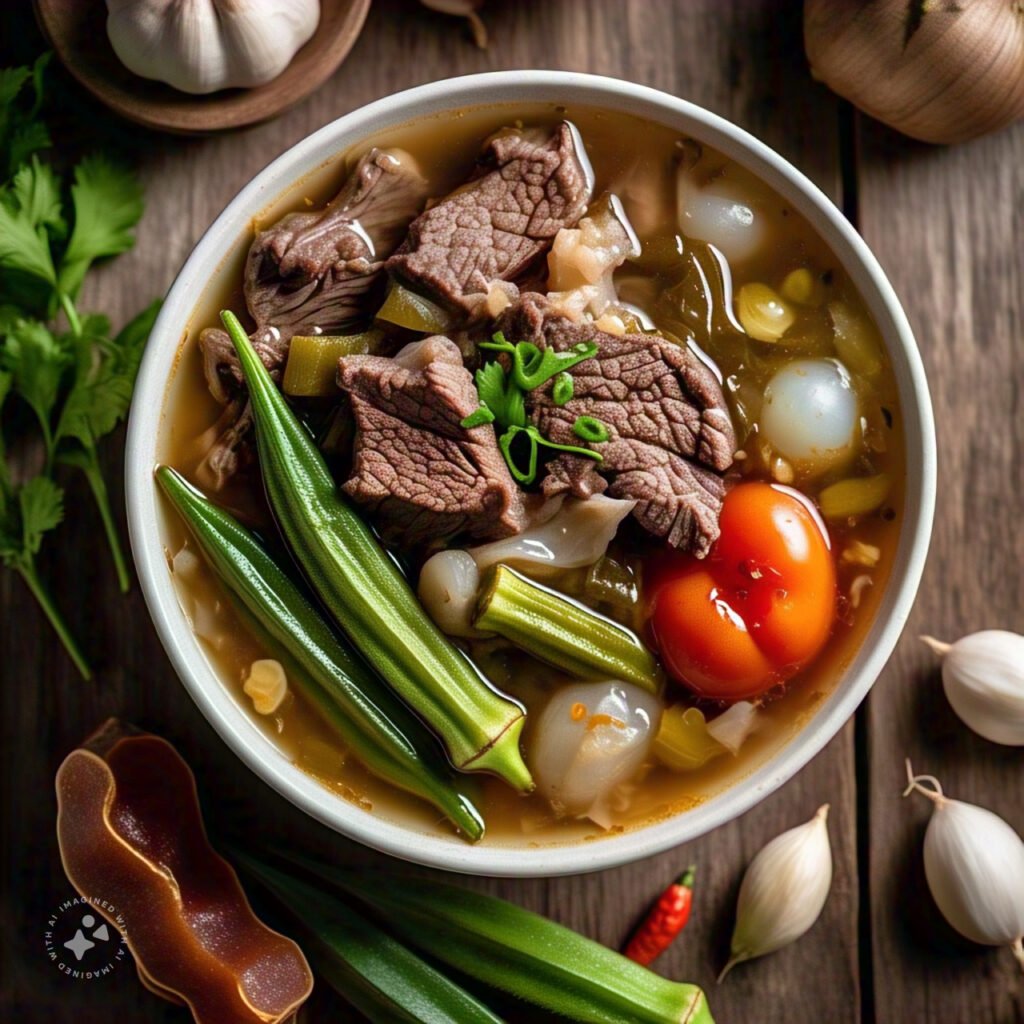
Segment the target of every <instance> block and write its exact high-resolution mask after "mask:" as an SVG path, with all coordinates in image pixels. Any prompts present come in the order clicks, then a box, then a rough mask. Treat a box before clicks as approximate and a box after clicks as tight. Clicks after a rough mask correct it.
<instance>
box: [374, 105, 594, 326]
mask: <svg viewBox="0 0 1024 1024" xmlns="http://www.w3.org/2000/svg"><path fill="white" fill-rule="evenodd" d="M592 188H593V171H592V170H591V168H590V164H589V162H588V160H587V156H586V153H585V152H584V149H583V143H582V141H581V140H580V137H579V133H578V132H577V131H576V129H575V127H574V126H573V125H571V124H570V123H569V122H567V121H564V122H562V124H560V125H559V126H558V127H557V128H556V129H555V130H554V131H553V132H551V133H550V134H543V133H540V132H522V133H505V134H501V135H498V136H496V137H495V138H494V139H492V140H491V142H490V144H489V146H488V147H487V150H486V152H485V154H484V158H483V162H482V165H481V168H480V174H479V176H478V177H476V178H475V179H473V180H472V181H470V182H468V183H467V184H466V185H463V186H462V187H461V188H459V189H457V190H456V191H455V192H453V193H452V194H451V195H450V196H448V197H447V198H446V199H442V200H441V201H440V202H439V203H436V204H435V205H434V206H432V207H431V208H430V209H429V210H427V211H426V212H425V213H422V214H420V216H419V217H417V218H416V220H414V221H413V223H412V225H411V226H410V228H409V234H408V237H407V238H406V240H405V242H403V243H402V246H401V247H400V248H399V250H398V251H397V252H396V253H395V255H394V256H392V257H391V259H389V260H388V263H387V268H388V271H389V273H391V274H392V275H394V276H395V277H396V278H398V279H399V280H400V281H403V282H405V283H406V284H408V285H410V286H411V287H412V288H413V289H414V290H416V291H419V292H422V293H424V294H427V295H430V296H431V297H433V298H435V299H436V300H437V301H438V302H440V303H441V304H442V305H443V306H446V307H447V308H449V309H452V310H454V311H456V312H459V313H472V312H473V311H474V310H475V309H476V308H477V306H478V305H479V303H480V301H481V300H482V298H483V296H485V295H486V293H487V291H488V290H489V288H490V285H491V282H493V281H498V280H500V281H511V280H513V279H515V278H516V277H517V276H518V275H520V274H522V273H523V272H524V271H526V270H528V269H529V268H530V266H531V264H533V263H534V261H535V260H537V258H538V257H539V256H540V255H541V254H542V253H544V252H546V251H547V249H548V248H549V247H550V245H551V242H552V240H553V239H554V237H555V235H556V234H558V232H559V230H560V229H561V228H565V227H572V225H573V224H575V223H576V221H577V220H579V218H580V217H581V216H582V215H583V212H584V210H585V209H586V206H587V203H588V202H589V201H590V196H591V191H592Z"/></svg>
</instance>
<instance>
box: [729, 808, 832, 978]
mask: <svg viewBox="0 0 1024 1024" xmlns="http://www.w3.org/2000/svg"><path fill="white" fill-rule="evenodd" d="M828 809H829V805H828V804H822V805H821V807H819V808H818V810H817V812H816V813H815V815H814V817H813V818H811V819H810V821H807V822H805V823H804V824H803V825H798V826H797V827H796V828H791V829H789V831H788V832H783V833H782V835H779V836H776V837H775V838H774V839H773V840H772V841H771V842H770V843H768V845H767V846H765V847H764V849H763V850H761V852H760V853H758V854H757V856H756V857H755V858H754V859H753V860H752V861H751V862H750V867H748V868H747V873H746V875H744V876H743V884H742V885H741V886H740V895H739V901H738V903H737V907H736V927H735V929H734V931H733V935H732V943H731V946H730V957H729V962H728V963H727V964H726V965H725V967H724V968H723V969H722V973H721V974H720V975H719V976H718V980H719V982H721V981H722V979H723V978H724V977H725V976H726V975H727V974H728V973H729V971H731V970H732V968H733V967H735V965H736V964H738V963H741V962H742V961H744V960H752V959H754V957H758V956H764V955H765V954H766V953H774V952H775V951H776V950H777V949H781V948H782V947H783V946H787V945H789V943H791V942H795V941H796V940H797V939H799V938H800V936H801V935H803V934H804V933H805V932H807V931H808V930H809V929H810V927H811V926H812V925H813V924H814V922H815V921H817V920H818V917H819V916H820V914H821V911H822V908H823V907H824V906H825V900H826V899H827V898H828V893H829V889H830V887H831V885H832V848H831V847H830V845H829V841H828V826H827V824H826V820H827V818H828Z"/></svg>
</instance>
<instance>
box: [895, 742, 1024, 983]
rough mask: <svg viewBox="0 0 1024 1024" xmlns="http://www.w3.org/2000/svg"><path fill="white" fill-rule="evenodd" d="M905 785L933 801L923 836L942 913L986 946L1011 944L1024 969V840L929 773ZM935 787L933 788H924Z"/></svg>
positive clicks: (911, 776)
mask: <svg viewBox="0 0 1024 1024" xmlns="http://www.w3.org/2000/svg"><path fill="white" fill-rule="evenodd" d="M907 782H908V784H907V788H906V789H905V790H904V791H903V795H904V796H907V795H908V794H909V793H912V792H918V793H920V794H921V795H922V796H926V797H927V798H928V799H929V800H931V801H932V803H933V804H934V805H935V809H934V810H933V811H932V817H931V820H930V821H929V822H928V831H927V832H925V836H924V873H925V877H926V878H927V879H928V888H929V889H930V890H931V893H932V897H933V898H934V899H935V902H936V904H937V905H938V908H939V910H941V911H942V916H943V917H944V918H945V919H946V920H947V921H948V922H949V923H950V924H951V925H952V926H953V927H954V928H955V929H956V930H957V931H958V932H959V933H960V934H961V935H963V936H965V937H966V938H968V939H970V940H971V941H972V942H977V943H979V944H981V945H983V946H1009V947H1010V948H1011V949H1012V951H1013V955H1014V956H1015V957H1016V958H1017V960H1018V961H1019V962H1020V964H1021V968H1022V969H1024V842H1021V838H1020V836H1019V835H1018V834H1017V833H1016V832H1015V831H1014V830H1013V829H1012V828H1011V827H1010V826H1009V825H1008V824H1007V823H1006V822H1005V821H1003V819H1002V818H1000V817H999V815H998V814H993V813H992V812H991V811H989V810H986V809H985V808H984V807H976V806H975V805H974V804H967V803H963V802H962V801H960V800H951V799H950V798H949V797H947V796H946V795H945V794H944V793H943V792H942V786H941V785H940V783H939V780H938V779H936V778H935V777H934V776H931V775H914V772H913V769H912V768H911V766H910V761H909V760H908V761H907ZM926 784H928V785H930V786H932V787H933V788H932V789H929V788H927V787H926Z"/></svg>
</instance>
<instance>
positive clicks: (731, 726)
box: [708, 700, 761, 755]
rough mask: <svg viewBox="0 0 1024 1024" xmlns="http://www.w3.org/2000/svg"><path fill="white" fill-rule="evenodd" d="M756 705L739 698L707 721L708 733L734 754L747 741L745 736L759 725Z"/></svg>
mask: <svg viewBox="0 0 1024 1024" xmlns="http://www.w3.org/2000/svg"><path fill="white" fill-rule="evenodd" d="M760 724H761V723H760V721H759V720H758V717H757V706H756V705H754V704H751V703H750V701H749V700H741V701H740V702H739V703H738V704H733V706H732V707H731V708H729V709H728V710H727V711H723V712H722V714H720V715H719V716H718V717H717V718H716V719H714V720H713V721H710V722H708V735H709V736H710V737H711V738H712V739H715V740H718V742H719V743H721V744H722V746H723V747H725V748H726V749H727V750H728V751H729V753H730V754H733V755H736V754H738V753H739V752H740V748H741V747H742V746H743V744H744V743H746V741H747V737H748V736H749V735H750V734H751V733H752V732H753V731H754V730H755V729H756V728H757V727H758V726H759V725H760Z"/></svg>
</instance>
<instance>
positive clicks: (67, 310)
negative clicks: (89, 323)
mask: <svg viewBox="0 0 1024 1024" xmlns="http://www.w3.org/2000/svg"><path fill="white" fill-rule="evenodd" d="M57 298H58V300H59V301H60V305H61V309H63V310H64V315H65V316H66V317H67V318H68V326H70V328H71V333H72V334H73V335H74V336H75V337H76V338H80V337H81V336H82V321H81V320H80V319H79V316H78V310H77V309H75V304H74V302H72V300H71V296H70V295H68V293H67V292H65V291H58V292H57Z"/></svg>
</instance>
